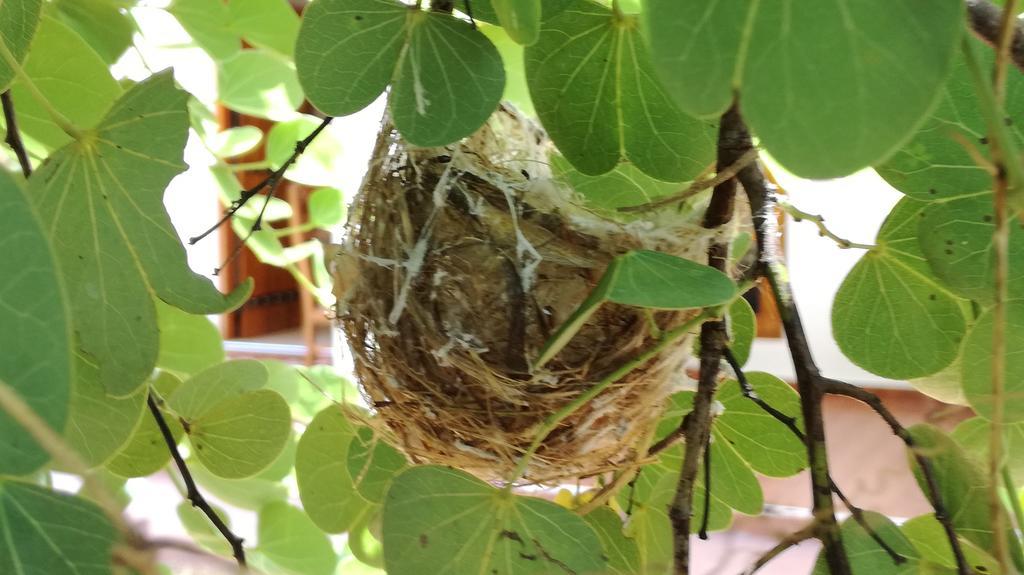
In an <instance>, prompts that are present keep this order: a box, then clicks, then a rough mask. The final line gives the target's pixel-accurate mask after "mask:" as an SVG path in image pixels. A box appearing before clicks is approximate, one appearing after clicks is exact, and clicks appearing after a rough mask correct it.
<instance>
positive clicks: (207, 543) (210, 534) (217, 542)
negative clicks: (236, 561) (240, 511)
mask: <svg viewBox="0 0 1024 575" xmlns="http://www.w3.org/2000/svg"><path fill="white" fill-rule="evenodd" d="M211 507H212V508H213V511H214V513H216V514H217V515H218V516H219V517H220V518H221V520H222V521H224V523H225V524H226V525H227V526H228V527H231V517H229V516H228V514H227V513H225V512H224V510H223V509H221V508H220V507H218V506H216V505H211ZM177 513H178V520H179V521H181V526H182V527H184V528H185V531H187V532H188V535H189V537H191V538H192V541H194V542H196V543H198V544H199V545H200V546H201V547H203V548H204V549H207V550H209V551H212V552H213V553H216V554H218V555H225V556H228V557H230V556H231V554H232V549H231V545H230V544H229V543H228V542H227V540H225V539H224V536H223V535H221V534H220V532H219V531H217V528H216V527H214V526H213V523H211V522H210V518H209V517H207V516H206V514H205V513H203V512H202V511H200V510H199V509H196V508H195V507H193V506H192V504H191V503H189V502H188V501H182V502H181V503H179V504H178V507H177Z"/></svg>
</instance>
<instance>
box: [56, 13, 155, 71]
mask: <svg viewBox="0 0 1024 575" xmlns="http://www.w3.org/2000/svg"><path fill="white" fill-rule="evenodd" d="M119 8H120V6H119V2H118V1H117V0H56V2H54V3H53V13H54V15H55V16H56V17H57V18H58V19H59V20H60V21H61V22H63V23H65V24H67V25H68V26H69V27H71V29H72V30H74V31H75V32H77V33H78V35H79V36H81V37H82V39H84V40H85V41H86V43H87V44H88V45H89V46H92V48H93V50H95V51H96V53H97V54H99V56H100V58H102V59H103V61H104V62H106V63H107V64H113V63H114V62H117V59H118V58H120V57H121V54H124V51H125V50H127V49H128V47H129V46H131V45H132V33H133V32H134V31H135V29H134V27H133V25H132V24H133V23H132V20H131V16H130V15H129V14H128V12H127V11H125V12H122V11H121V10H120V9H119Z"/></svg>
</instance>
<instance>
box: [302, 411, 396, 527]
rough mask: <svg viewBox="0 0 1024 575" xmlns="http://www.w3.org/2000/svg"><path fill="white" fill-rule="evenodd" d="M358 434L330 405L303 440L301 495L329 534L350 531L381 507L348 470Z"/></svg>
mask: <svg viewBox="0 0 1024 575" xmlns="http://www.w3.org/2000/svg"><path fill="white" fill-rule="evenodd" d="M355 435H356V429H355V427H353V426H352V424H351V423H349V421H348V419H347V418H346V417H345V414H344V413H342V411H341V409H339V408H338V407H337V406H330V407H327V408H326V409H324V410H323V411H321V412H320V413H318V414H317V415H316V417H314V418H313V421H312V422H310V424H309V427H307V428H306V432H305V433H303V434H302V437H301V438H300V439H299V449H298V451H297V452H296V454H295V478H296V481H297V482H298V486H299V498H300V499H301V500H302V507H303V509H305V510H306V513H308V514H309V518H310V519H312V520H313V522H314V523H316V525H317V526H318V527H319V528H320V529H323V530H324V531H326V532H327V533H342V532H345V531H348V530H349V529H351V528H352V527H354V526H355V525H357V524H359V523H360V522H363V521H365V520H366V519H367V518H368V517H369V516H370V515H371V514H372V513H373V511H374V508H376V507H377V506H375V505H373V504H372V503H370V502H369V501H367V500H366V499H364V498H363V497H362V496H361V495H360V494H359V491H358V490H357V489H356V486H355V484H354V482H353V479H352V476H351V475H350V474H349V471H348V469H349V466H348V450H349V446H350V444H351V443H352V438H353V437H355Z"/></svg>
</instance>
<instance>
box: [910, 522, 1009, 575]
mask: <svg viewBox="0 0 1024 575" xmlns="http://www.w3.org/2000/svg"><path fill="white" fill-rule="evenodd" d="M900 531H902V532H903V535H904V536H905V537H906V538H907V539H909V540H910V542H911V543H913V544H914V549H916V550H917V553H918V555H919V556H920V557H921V559H922V561H930V562H932V563H935V564H936V565H939V566H940V567H945V568H946V569H956V558H955V557H954V556H953V549H952V548H951V547H950V545H949V537H948V536H947V535H946V531H945V528H943V527H942V524H941V523H939V521H938V519H936V518H935V515H934V514H932V513H928V514H926V515H918V516H917V517H914V518H911V519H908V520H907V521H906V522H904V523H903V525H901V526H900ZM957 540H959V542H960V548H961V549H962V550H963V552H964V558H965V559H967V564H968V565H970V566H971V567H973V568H974V571H975V572H977V573H999V563H998V562H997V561H996V560H995V559H994V558H993V557H992V556H991V555H989V554H988V553H987V552H986V551H984V550H983V549H981V548H980V547H978V546H977V545H975V544H974V543H972V542H971V541H970V540H968V539H966V538H964V537H963V536H962V535H960V536H957Z"/></svg>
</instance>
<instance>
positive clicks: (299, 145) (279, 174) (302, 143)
mask: <svg viewBox="0 0 1024 575" xmlns="http://www.w3.org/2000/svg"><path fill="white" fill-rule="evenodd" d="M332 120H334V118H333V117H331V116H327V117H326V118H324V119H323V121H321V122H320V125H319V126H317V127H316V129H315V130H313V131H312V132H310V134H309V135H308V136H306V137H305V138H303V139H301V140H299V141H298V142H296V143H295V150H294V151H293V152H292V155H291V156H288V159H287V160H285V161H284V163H283V164H281V167H280V168H278V169H276V170H274V171H273V172H271V174H270V175H269V176H267V177H266V178H264V179H263V180H262V181H261V182H259V183H257V184H256V185H255V186H253V187H251V188H248V189H245V190H242V192H241V194H240V195H239V196H238V199H237V200H235V201H233V202H231V205H230V206H228V209H227V210H225V211H224V215H223V216H221V218H220V219H219V220H217V223H215V224H213V225H212V226H210V227H209V228H208V229H207V230H206V231H204V232H203V233H201V234H199V235H198V236H193V237H191V238H189V240H188V243H189V245H195V244H196V243H197V242H199V241H201V240H202V239H203V238H205V237H206V236H209V235H210V234H212V233H213V232H215V231H216V230H217V228H219V227H221V226H222V225H224V224H225V223H227V222H228V221H229V220H230V219H231V218H232V217H233V216H234V215H235V213H236V212H238V210H240V209H242V206H244V205H245V204H246V203H248V202H249V200H251V199H252V198H253V196H255V195H256V194H258V193H260V192H261V191H263V190H264V189H267V198H266V200H264V202H263V207H262V208H261V209H260V213H259V216H257V217H256V221H255V222H253V224H252V228H251V229H250V230H249V235H247V236H246V237H245V239H243V240H242V244H243V245H244V244H245V241H246V240H248V239H249V236H251V235H252V233H253V232H255V231H259V230H260V229H261V228H262V226H263V213H264V212H265V211H266V209H267V205H268V204H269V203H270V198H272V197H274V192H275V191H276V190H277V184H278V183H280V182H281V179H282V178H284V173H285V172H287V171H288V168H290V167H291V166H292V164H294V163H295V160H297V159H299V156H301V155H302V154H303V152H305V151H306V148H307V147H308V146H309V145H310V144H311V143H313V140H315V139H316V137H317V136H319V135H320V132H323V131H324V130H325V129H326V128H327V126H329V125H330V123H331V121H332ZM239 249H241V248H239ZM232 255H233V254H232ZM229 259H230V258H229Z"/></svg>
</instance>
